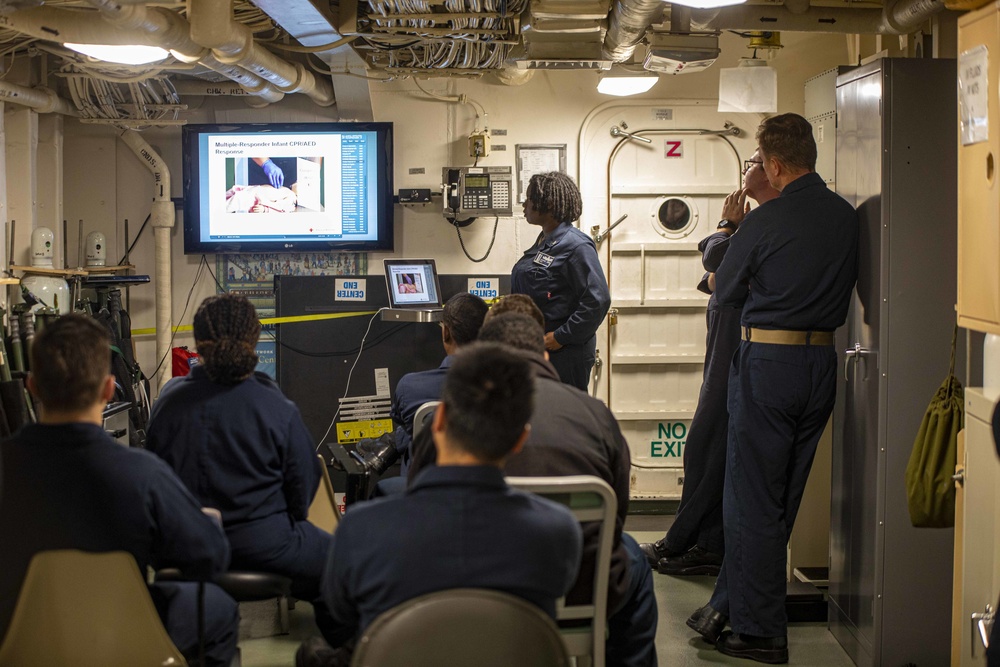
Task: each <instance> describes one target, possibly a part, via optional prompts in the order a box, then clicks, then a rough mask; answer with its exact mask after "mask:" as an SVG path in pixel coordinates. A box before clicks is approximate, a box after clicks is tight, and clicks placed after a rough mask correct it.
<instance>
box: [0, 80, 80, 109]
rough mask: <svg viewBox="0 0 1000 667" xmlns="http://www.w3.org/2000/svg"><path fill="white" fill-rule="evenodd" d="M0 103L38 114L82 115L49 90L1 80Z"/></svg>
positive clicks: (70, 104) (67, 101)
mask: <svg viewBox="0 0 1000 667" xmlns="http://www.w3.org/2000/svg"><path fill="white" fill-rule="evenodd" d="M0 102H11V103H13V104H20V105H21V106H26V107H29V108H31V109H34V110H35V111H37V112H38V113H61V114H63V115H66V116H79V115H80V113H79V112H78V111H77V110H76V107H74V106H73V103H72V102H70V101H69V100H65V99H63V98H61V97H59V96H58V95H56V93H55V91H52V90H49V89H48V88H28V87H27V86H19V85H17V84H16V83H9V82H7V81H3V80H0Z"/></svg>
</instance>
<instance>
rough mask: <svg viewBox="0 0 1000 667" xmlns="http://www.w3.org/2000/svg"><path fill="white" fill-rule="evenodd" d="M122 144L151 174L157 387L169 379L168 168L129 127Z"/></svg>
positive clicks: (170, 211) (170, 216) (171, 323)
mask: <svg viewBox="0 0 1000 667" xmlns="http://www.w3.org/2000/svg"><path fill="white" fill-rule="evenodd" d="M121 139H122V141H123V142H125V145H126V146H128V147H129V148H131V149H132V152H134V153H135V154H136V156H137V157H138V158H139V159H140V160H142V162H143V164H145V165H146V168H148V169H149V170H150V171H151V172H152V173H153V187H154V189H153V208H152V211H151V213H150V224H151V225H152V226H153V243H154V246H153V253H154V254H153V258H154V260H153V261H154V265H155V273H154V279H155V281H156V282H155V285H154V287H155V292H154V304H155V310H156V359H157V363H158V365H159V366H160V371H159V373H160V376H159V378H158V379H154V383H155V384H156V386H157V387H158V388H160V389H162V388H163V385H165V384H166V383H167V380H169V379H170V375H169V373H168V372H167V371H168V370H169V368H170V364H165V363H163V360H164V359H166V358H167V355H169V354H170V341H171V339H172V334H173V330H174V321H173V309H172V306H173V294H172V290H171V285H170V283H171V273H172V272H171V266H170V230H171V229H173V227H174V221H175V213H174V203H173V201H171V199H170V170H169V169H167V164H166V162H164V161H163V158H161V157H160V156H159V155H158V154H157V153H156V151H154V150H153V147H152V146H150V145H149V144H148V143H147V142H146V140H145V139H143V138H142V135H141V134H139V133H138V132H134V131H132V130H125V131H124V132H123V133H122V134H121Z"/></svg>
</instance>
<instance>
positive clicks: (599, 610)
mask: <svg viewBox="0 0 1000 667" xmlns="http://www.w3.org/2000/svg"><path fill="white" fill-rule="evenodd" d="M507 483H508V484H509V485H511V486H513V487H515V488H518V489H521V490H523V491H530V492H531V493H536V494H538V495H540V496H544V497H545V498H548V499H549V500H552V501H554V502H557V503H560V504H562V505H565V506H566V507H567V508H568V509H569V510H570V511H571V512H573V515H574V516H575V517H576V518H577V519H578V520H579V521H580V523H581V524H585V523H591V522H599V523H600V529H599V532H598V538H597V541H598V545H597V562H596V563H595V567H594V597H593V600H591V601H590V604H580V605H570V606H567V605H566V604H565V600H560V601H559V603H558V604H557V606H556V620H557V621H580V620H584V621H589V625H584V626H582V627H577V626H576V624H575V623H574V624H573V625H572V626H571V627H560V633H561V634H562V637H563V641H564V642H566V648H567V649H568V651H569V655H570V656H572V657H574V658H576V659H577V660H576V664H577V667H582V666H583V665H586V664H590V663H591V662H592V664H593V665H594V667H604V638H605V634H606V632H607V617H608V572H609V570H610V568H611V546H612V544H611V543H612V540H613V539H614V534H615V530H614V528H615V512H617V510H618V499H617V498H616V497H615V493H614V491H613V490H612V489H611V486H610V485H608V483H607V482H605V481H604V480H603V479H601V478H599V477H594V476H593V475H570V476H566V477H508V478H507Z"/></svg>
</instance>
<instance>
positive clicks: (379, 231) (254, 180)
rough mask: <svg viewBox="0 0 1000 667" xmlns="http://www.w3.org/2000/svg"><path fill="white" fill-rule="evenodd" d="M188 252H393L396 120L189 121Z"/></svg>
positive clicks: (186, 148) (185, 131)
mask: <svg viewBox="0 0 1000 667" xmlns="http://www.w3.org/2000/svg"><path fill="white" fill-rule="evenodd" d="M182 137H183V143H184V145H183V149H184V152H183V159H184V252H185V253H187V254H200V253H205V252H300V251H307V252H322V251H338V250H392V249H393V242H392V241H393V239H392V124H391V123H260V124H234V125H186V126H184V128H183V134H182Z"/></svg>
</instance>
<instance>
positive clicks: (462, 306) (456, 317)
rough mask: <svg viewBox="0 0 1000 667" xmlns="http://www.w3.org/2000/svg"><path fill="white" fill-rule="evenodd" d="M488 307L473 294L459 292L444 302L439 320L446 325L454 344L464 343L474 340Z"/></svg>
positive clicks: (460, 344)
mask: <svg viewBox="0 0 1000 667" xmlns="http://www.w3.org/2000/svg"><path fill="white" fill-rule="evenodd" d="M489 309H490V307H489V306H487V305H486V302H485V301H483V300H482V299H480V298H479V297H478V296H476V295H475V294H470V293H469V292H459V293H458V294H456V295H455V296H453V297H451V298H450V299H448V301H447V302H446V303H445V304H444V312H443V313H442V317H441V322H442V323H443V324H447V325H448V329H450V330H451V339H452V340H453V341H455V344H456V345H459V346H462V345H466V344H468V343H471V342H472V341H474V340H476V336H477V335H479V329H480V328H481V327H482V326H483V319H484V318H485V317H486V313H487V312H488V311H489Z"/></svg>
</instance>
